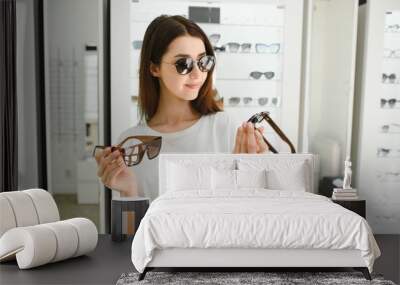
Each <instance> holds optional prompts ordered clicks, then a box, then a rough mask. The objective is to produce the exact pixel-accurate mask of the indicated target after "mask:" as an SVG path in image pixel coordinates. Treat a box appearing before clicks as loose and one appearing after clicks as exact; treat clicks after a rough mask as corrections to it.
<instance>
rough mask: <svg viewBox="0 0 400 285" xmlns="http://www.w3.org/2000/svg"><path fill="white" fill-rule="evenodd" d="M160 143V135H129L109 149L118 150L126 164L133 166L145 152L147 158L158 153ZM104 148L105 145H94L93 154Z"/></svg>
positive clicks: (152, 157) (154, 156)
mask: <svg viewBox="0 0 400 285" xmlns="http://www.w3.org/2000/svg"><path fill="white" fill-rule="evenodd" d="M138 141H139V142H140V143H138ZM161 143H162V137H157V136H130V137H127V138H126V139H124V140H123V141H122V142H120V143H119V144H118V145H116V146H111V151H115V150H119V151H120V153H121V155H122V158H123V159H124V162H125V164H126V166H134V165H137V164H139V163H140V162H141V161H142V159H143V156H144V154H145V153H147V157H148V159H154V158H156V157H157V156H158V155H159V153H160V150H161ZM105 148H107V146H103V145H96V146H95V148H94V150H93V156H96V154H97V152H98V151H102V150H104V149H105Z"/></svg>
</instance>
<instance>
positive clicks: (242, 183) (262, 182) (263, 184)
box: [236, 169, 267, 189]
mask: <svg viewBox="0 0 400 285" xmlns="http://www.w3.org/2000/svg"><path fill="white" fill-rule="evenodd" d="M236 179H237V188H239V189H240V188H267V176H266V171H265V169H263V170H240V169H239V170H236Z"/></svg>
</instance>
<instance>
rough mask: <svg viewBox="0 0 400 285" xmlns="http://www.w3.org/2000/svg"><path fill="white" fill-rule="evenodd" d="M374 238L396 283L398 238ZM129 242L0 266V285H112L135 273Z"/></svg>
mask: <svg viewBox="0 0 400 285" xmlns="http://www.w3.org/2000/svg"><path fill="white" fill-rule="evenodd" d="M375 238H376V240H377V242H378V244H379V247H380V249H381V251H382V256H381V257H380V258H379V259H378V260H377V261H376V263H375V267H374V272H376V273H381V274H383V275H384V276H385V278H386V279H389V280H392V281H393V282H395V283H399V280H400V263H399V260H400V235H376V236H375ZM131 242H132V239H128V240H126V241H124V242H121V243H115V242H112V241H111V238H110V236H108V235H101V236H100V237H99V243H98V246H97V248H96V250H95V251H93V252H92V253H90V254H88V255H87V256H81V257H77V258H74V259H69V260H64V261H61V262H58V263H52V264H47V265H45V266H41V267H37V268H33V269H29V270H19V269H18V266H17V264H16V262H7V263H3V264H1V265H0V284H1V285H6V284H115V283H116V281H117V280H118V278H119V276H120V275H121V274H122V273H124V272H132V271H134V267H133V265H132V262H131V257H130V248H131ZM329 271H332V270H329ZM338 271H340V270H338Z"/></svg>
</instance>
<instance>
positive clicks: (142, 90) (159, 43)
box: [139, 15, 221, 122]
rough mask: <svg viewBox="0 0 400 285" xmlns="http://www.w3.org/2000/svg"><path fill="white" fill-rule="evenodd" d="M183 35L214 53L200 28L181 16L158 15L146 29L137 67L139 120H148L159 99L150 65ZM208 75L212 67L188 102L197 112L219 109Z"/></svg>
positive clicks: (207, 112)
mask: <svg viewBox="0 0 400 285" xmlns="http://www.w3.org/2000/svg"><path fill="white" fill-rule="evenodd" d="M185 35H190V36H192V37H197V38H200V39H201V40H202V41H203V42H204V45H205V48H206V54H207V55H214V51H213V48H212V45H211V43H210V41H209V40H208V38H207V36H206V34H205V33H204V32H203V30H202V29H201V28H200V27H199V26H198V25H197V24H195V23H194V22H192V21H190V20H188V19H186V18H184V17H182V16H165V15H162V16H159V17H157V18H155V19H154V20H153V21H152V22H151V23H150V25H149V26H148V28H147V30H146V33H145V35H144V39H143V45H142V50H141V54H140V68H139V112H140V117H141V119H142V120H143V119H145V120H146V122H148V121H150V120H151V118H152V117H153V116H154V114H155V113H156V111H157V108H158V103H159V100H160V84H159V79H158V78H157V77H154V76H152V74H151V73H150V64H151V63H153V64H155V65H159V64H160V62H161V58H162V56H163V55H164V54H165V52H166V51H167V48H168V46H169V44H170V43H171V42H172V41H173V40H174V39H176V38H177V37H180V36H185ZM212 75H213V70H211V71H209V72H208V74H207V79H206V81H205V82H204V84H203V86H202V87H201V88H200V90H199V95H198V96H197V98H196V99H195V100H193V101H191V105H192V107H193V109H194V110H196V111H197V112H198V113H200V114H201V115H207V114H213V113H216V112H219V111H221V108H220V107H219V106H218V104H217V102H216V99H215V91H214V90H213V88H212Z"/></svg>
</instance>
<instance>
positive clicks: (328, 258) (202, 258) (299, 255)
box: [139, 154, 371, 280]
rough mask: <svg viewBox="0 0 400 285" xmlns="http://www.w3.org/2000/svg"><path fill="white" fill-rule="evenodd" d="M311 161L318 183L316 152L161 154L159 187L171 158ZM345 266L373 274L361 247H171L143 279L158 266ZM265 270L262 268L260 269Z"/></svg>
mask: <svg viewBox="0 0 400 285" xmlns="http://www.w3.org/2000/svg"><path fill="white" fill-rule="evenodd" d="M289 156H290V159H294V160H303V161H307V162H308V163H309V165H310V166H311V169H312V170H313V171H310V177H309V178H310V181H313V182H314V177H315V175H314V172H315V170H316V167H315V166H316V164H317V161H316V157H315V156H314V155H312V154H266V155H262V157H261V156H260V155H258V154H256V155H252V154H194V155H193V154H161V155H160V158H159V159H160V160H159V189H160V194H162V193H164V191H165V189H164V188H165V187H164V185H165V182H166V178H167V163H166V162H167V161H173V160H184V159H190V160H192V159H194V160H195V161H196V160H203V161H204V160H207V161H208V162H209V163H211V164H212V163H213V162H214V161H216V160H219V161H221V160H225V161H230V160H232V162H233V161H234V160H235V159H240V158H245V159H249V158H250V159H251V158H257V159H260V158H263V159H264V158H265V159H267V160H271V161H272V162H273V161H274V160H279V159H284V158H288V157H289ZM313 189H315V187H314V183H310V188H309V189H307V191H308V192H312V193H313V192H314V190H313ZM282 267H283V268H310V269H312V268H343V267H350V268H353V269H355V270H358V271H361V272H362V273H363V275H364V277H365V278H366V279H367V280H371V275H370V273H369V270H368V268H367V267H366V264H365V261H364V260H363V259H362V257H361V252H360V251H359V250H348V249H346V250H333V249H332V250H330V249H254V248H218V249H216V248H209V249H198V248H169V249H162V250H160V249H157V250H156V251H155V252H154V256H153V259H152V260H151V262H150V263H149V264H148V265H147V267H146V268H145V270H144V271H143V273H141V274H140V275H139V280H143V279H144V277H145V276H146V273H147V272H148V271H151V270H154V269H156V268H186V269H187V268H211V269H212V268H215V269H217V268H231V269H233V270H234V271H246V269H247V271H249V270H250V269H254V268H257V269H265V268H282ZM260 271H262V270H260Z"/></svg>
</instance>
